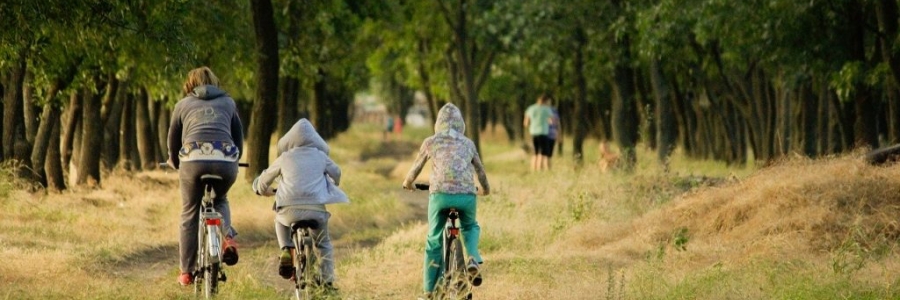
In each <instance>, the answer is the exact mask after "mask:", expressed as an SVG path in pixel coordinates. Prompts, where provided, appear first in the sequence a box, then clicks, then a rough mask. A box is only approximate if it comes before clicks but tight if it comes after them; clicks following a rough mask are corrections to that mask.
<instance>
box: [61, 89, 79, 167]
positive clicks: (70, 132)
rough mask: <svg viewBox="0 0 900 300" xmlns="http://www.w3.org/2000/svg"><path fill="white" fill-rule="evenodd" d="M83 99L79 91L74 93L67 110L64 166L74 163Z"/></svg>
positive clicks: (63, 145) (63, 147)
mask: <svg viewBox="0 0 900 300" xmlns="http://www.w3.org/2000/svg"><path fill="white" fill-rule="evenodd" d="M81 98H82V95H81V93H79V92H78V91H72V95H71V96H70V97H69V105H68V107H67V108H66V115H65V119H64V120H65V122H64V125H65V126H63V128H62V129H63V130H64V134H63V137H62V141H61V143H62V146H61V147H62V148H61V149H60V151H61V152H62V156H61V157H62V162H61V163H62V165H63V167H64V168H66V167H68V166H69V164H70V162H71V161H72V157H73V152H74V150H75V149H74V148H75V133H76V132H77V130H78V124H80V123H81Z"/></svg>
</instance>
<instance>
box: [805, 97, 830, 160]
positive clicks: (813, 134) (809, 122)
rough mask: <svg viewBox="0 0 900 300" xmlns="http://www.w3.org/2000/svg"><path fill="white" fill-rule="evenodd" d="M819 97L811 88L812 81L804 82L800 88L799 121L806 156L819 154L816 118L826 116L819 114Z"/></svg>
mask: <svg viewBox="0 0 900 300" xmlns="http://www.w3.org/2000/svg"><path fill="white" fill-rule="evenodd" d="M820 100H821V99H819V98H817V97H816V96H815V94H814V93H813V90H812V83H811V82H806V83H804V84H803V86H802V87H801V88H800V101H801V103H802V105H803V110H802V112H801V116H800V119H801V122H802V123H803V125H802V126H803V129H802V130H803V153H804V154H805V155H806V156H808V157H816V156H818V154H819V151H818V147H817V144H816V143H817V142H818V140H819V139H820V135H819V134H818V133H819V131H818V130H817V128H816V126H817V121H818V120H817V119H818V118H819V116H821V118H827V115H820V114H818V112H819V107H820V102H821V101H820Z"/></svg>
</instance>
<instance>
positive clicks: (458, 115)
mask: <svg viewBox="0 0 900 300" xmlns="http://www.w3.org/2000/svg"><path fill="white" fill-rule="evenodd" d="M451 129H452V130H453V131H456V132H458V133H460V134H465V133H466V122H464V121H463V117H462V112H460V111H459V108H458V107H456V105H453V103H447V104H444V107H441V110H440V111H439V112H438V114H437V119H435V122H434V132H435V133H441V132H446V131H449V130H451Z"/></svg>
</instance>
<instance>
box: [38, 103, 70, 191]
mask: <svg viewBox="0 0 900 300" xmlns="http://www.w3.org/2000/svg"><path fill="white" fill-rule="evenodd" d="M57 109H59V108H57ZM50 127H51V130H50V142H49V143H48V146H47V156H46V157H45V159H44V166H43V167H44V172H45V173H46V174H47V188H48V189H50V190H57V191H62V190H65V189H66V178H65V176H64V175H63V167H62V155H61V153H60V122H59V120H56V119H53V121H52V125H51V126H50Z"/></svg>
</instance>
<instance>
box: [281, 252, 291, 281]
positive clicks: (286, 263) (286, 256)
mask: <svg viewBox="0 0 900 300" xmlns="http://www.w3.org/2000/svg"><path fill="white" fill-rule="evenodd" d="M278 275H281V278H284V279H291V278H293V277H294V257H293V256H291V250H290V249H284V250H281V255H279V256H278Z"/></svg>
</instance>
